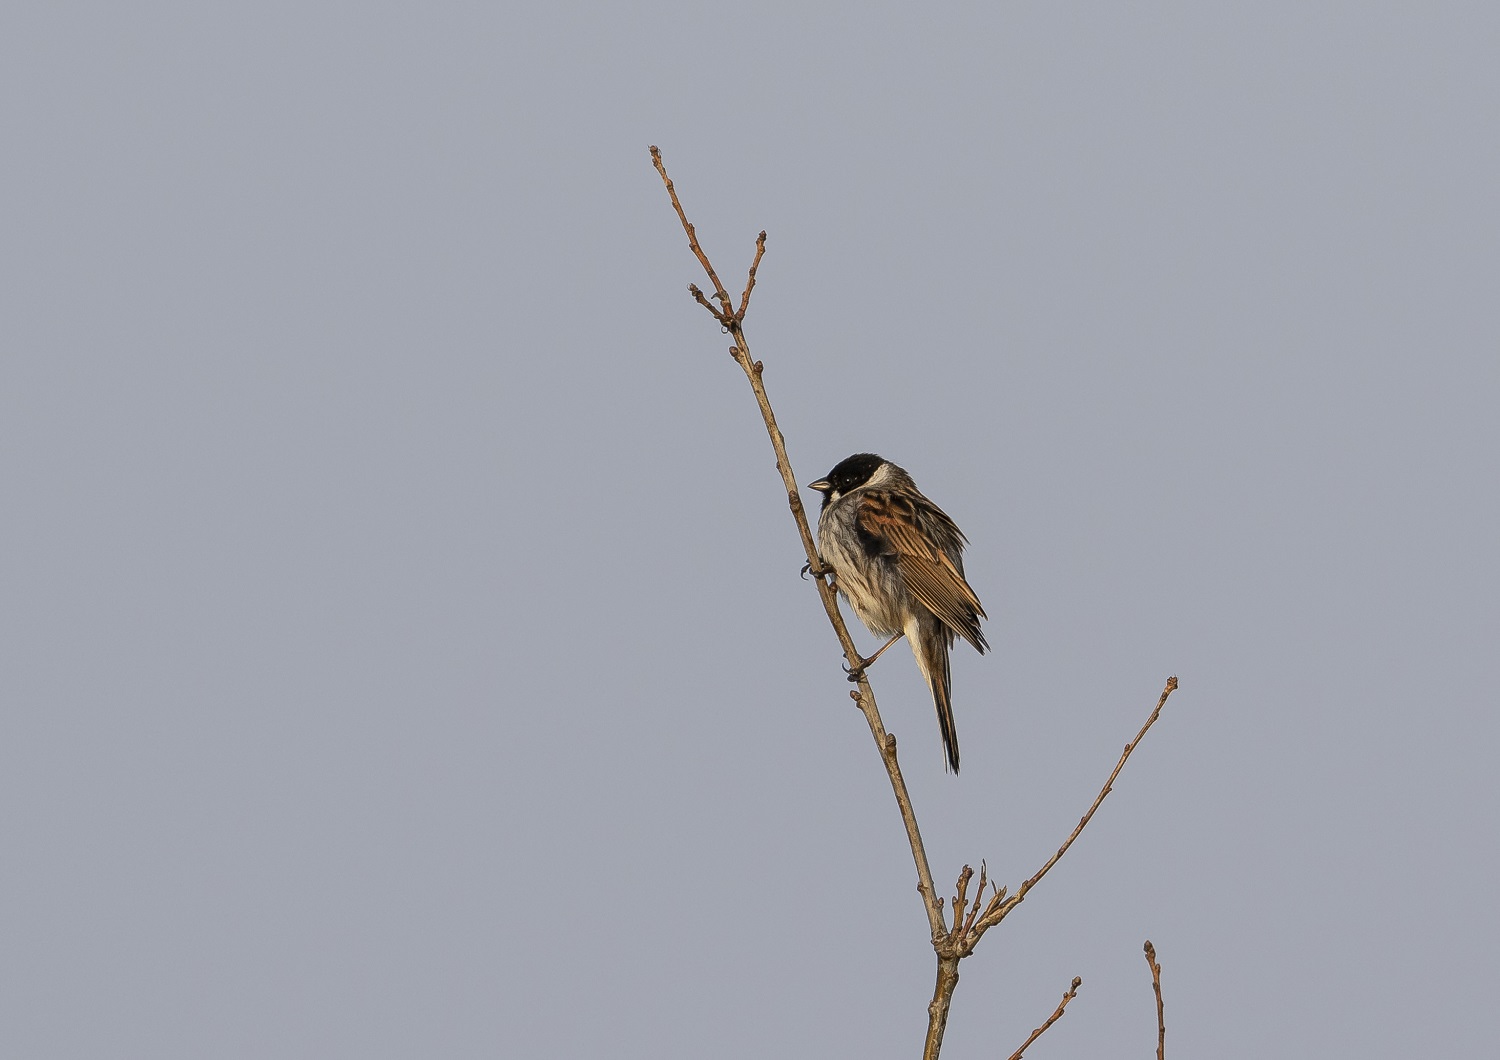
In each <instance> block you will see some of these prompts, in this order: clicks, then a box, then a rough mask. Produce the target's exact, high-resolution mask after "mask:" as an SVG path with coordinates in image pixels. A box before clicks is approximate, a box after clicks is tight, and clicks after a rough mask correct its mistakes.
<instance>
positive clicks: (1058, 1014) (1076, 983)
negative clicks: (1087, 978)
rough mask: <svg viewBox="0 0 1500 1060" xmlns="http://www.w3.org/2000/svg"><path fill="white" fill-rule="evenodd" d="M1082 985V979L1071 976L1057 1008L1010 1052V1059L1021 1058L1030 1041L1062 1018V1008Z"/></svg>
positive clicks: (1029, 1045)
mask: <svg viewBox="0 0 1500 1060" xmlns="http://www.w3.org/2000/svg"><path fill="white" fill-rule="evenodd" d="M1082 985H1083V980H1082V979H1080V978H1078V977H1077V976H1076V975H1075V976H1074V977H1073V985H1072V986H1070V987H1068V992H1067V993H1066V994H1064V995H1063V996H1062V1000H1061V1001H1059V1002H1058V1003H1057V1008H1055V1009H1054V1010H1053V1011H1052V1015H1050V1016H1048V1017H1047V1022H1046V1023H1043V1024H1042V1025H1041V1026H1040V1027H1038V1028H1037V1029H1036V1030H1034V1031H1032V1032H1031V1037H1030V1038H1027V1039H1026V1040H1025V1041H1024V1042H1022V1043H1021V1048H1019V1049H1017V1050H1016V1051H1015V1052H1013V1053H1011V1054H1010V1060H1021V1054H1022V1053H1024V1052H1025V1051H1026V1050H1027V1049H1030V1048H1031V1043H1032V1042H1034V1041H1036V1040H1037V1039H1038V1038H1040V1037H1041V1036H1042V1034H1043V1032H1045V1031H1046V1030H1047V1028H1048V1027H1050V1026H1052V1025H1053V1024H1054V1023H1056V1022H1057V1021H1058V1020H1060V1019H1062V1014H1063V1009H1065V1008H1067V1007H1068V1002H1069V1001H1072V1000H1073V999H1074V998H1075V997H1077V996H1078V988H1079V987H1080V986H1082Z"/></svg>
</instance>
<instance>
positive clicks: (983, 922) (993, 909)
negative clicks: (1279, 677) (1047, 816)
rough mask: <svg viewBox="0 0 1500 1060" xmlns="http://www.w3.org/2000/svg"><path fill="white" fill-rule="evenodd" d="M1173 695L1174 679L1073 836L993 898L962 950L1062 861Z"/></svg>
mask: <svg viewBox="0 0 1500 1060" xmlns="http://www.w3.org/2000/svg"><path fill="white" fill-rule="evenodd" d="M1175 691H1177V678H1176V677H1169V678H1167V684H1166V687H1165V688H1163V689H1162V692H1161V698H1160V699H1158V700H1157V701H1156V709H1155V710H1153V711H1152V712H1151V716H1150V717H1148V718H1147V719H1146V724H1144V725H1142V726H1141V731H1140V732H1138V733H1136V734H1135V739H1134V740H1131V741H1130V742H1129V743H1128V744H1126V745H1125V750H1124V751H1123V752H1122V753H1121V755H1120V760H1119V761H1118V762H1116V763H1115V768H1114V771H1113V772H1111V773H1110V775H1109V779H1108V780H1106V781H1105V782H1104V787H1102V788H1100V789H1099V795H1098V797H1097V798H1095V799H1094V804H1093V805H1092V806H1090V807H1089V809H1088V812H1087V813H1085V814H1084V815H1083V817H1082V818H1081V819H1080V820H1079V821H1078V827H1077V828H1074V829H1073V834H1072V835H1070V836H1068V838H1067V839H1066V840H1064V842H1063V845H1062V846H1060V847H1058V848H1057V853H1055V854H1053V855H1052V857H1050V858H1048V859H1047V864H1045V865H1043V866H1042V867H1041V868H1040V869H1038V870H1037V871H1036V875H1034V876H1032V877H1031V878H1030V879H1029V880H1027V881H1026V882H1025V883H1023V884H1021V886H1020V887H1018V888H1017V889H1016V893H1015V894H1013V895H1011V896H1010V897H1009V898H1003V897H1002V896H1001V895H1000V894H999V893H997V894H996V895H995V897H994V899H992V900H991V902H990V905H989V908H988V909H986V910H985V914H984V916H982V917H981V918H980V919H979V922H978V923H977V924H975V925H974V930H973V932H972V933H971V934H970V936H969V938H967V939H965V940H964V941H965V946H966V948H967V949H968V951H970V952H972V951H973V949H974V946H975V944H976V943H978V942H979V939H980V936H982V935H983V934H984V933H985V932H986V931H988V930H989V929H990V928H992V927H994V926H995V925H996V924H998V923H1000V921H1001V920H1004V919H1005V917H1006V915H1007V914H1008V913H1009V912H1010V911H1011V910H1012V909H1014V908H1015V907H1016V906H1018V905H1020V904H1021V903H1022V902H1023V901H1025V900H1026V893H1027V892H1028V891H1030V890H1031V889H1032V888H1033V887H1035V886H1036V885H1037V883H1038V882H1039V881H1040V880H1041V878H1042V877H1043V876H1045V875H1047V873H1048V872H1050V871H1051V870H1052V866H1053V865H1056V864H1057V863H1058V862H1059V861H1060V860H1062V856H1063V855H1064V854H1066V853H1067V852H1068V848H1069V847H1070V846H1072V845H1073V841H1074V840H1075V839H1077V838H1078V836H1079V835H1080V834H1081V833H1082V832H1083V829H1084V828H1085V826H1087V825H1088V823H1089V821H1091V820H1092V819H1093V817H1094V813H1095V811H1097V810H1098V809H1099V806H1100V805H1101V804H1102V803H1103V802H1104V798H1105V796H1106V795H1108V794H1109V793H1110V791H1112V790H1113V787H1114V783H1115V778H1116V777H1118V776H1119V775H1120V770H1122V769H1124V768H1125V763H1126V762H1127V761H1129V759H1130V755H1131V752H1133V751H1134V750H1135V749H1136V747H1138V746H1139V745H1140V742H1141V739H1142V738H1143V737H1144V736H1145V735H1146V733H1147V732H1148V731H1149V730H1150V728H1151V726H1153V725H1155V724H1156V719H1157V718H1159V717H1161V708H1162V707H1164V706H1166V705H1167V697H1168V696H1170V695H1171V694H1172V693H1173V692H1175Z"/></svg>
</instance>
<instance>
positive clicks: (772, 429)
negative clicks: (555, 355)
mask: <svg viewBox="0 0 1500 1060" xmlns="http://www.w3.org/2000/svg"><path fill="white" fill-rule="evenodd" d="M651 160H652V163H653V164H654V165H655V166H656V171H657V172H658V173H659V174H661V179H662V183H663V184H665V185H666V188H667V195H668V196H669V197H670V198H671V200H672V208H673V209H674V210H675V211H676V212H677V219H678V220H679V221H681V222H682V229H683V231H684V232H686V233H687V237H688V247H689V248H690V249H691V250H692V252H693V254H694V256H696V257H697V259H698V263H699V264H700V265H702V266H703V271H704V272H705V273H706V274H707V275H708V278H709V280H710V281H711V282H712V283H713V287H714V297H715V298H716V299H718V301H719V302H720V303H721V305H722V306H723V308H722V310H721V309H719V308H716V307H715V306H713V305H712V304H711V303H710V302H709V301H708V299H707V298H706V297H704V295H703V292H701V291H699V290H698V289H697V287H696V286H694V287H691V288H690V289H691V290H692V292H693V296H694V298H695V299H696V300H697V301H698V303H699V304H700V305H702V306H704V307H705V308H706V309H708V311H709V312H710V313H712V314H713V316H714V319H715V320H717V321H718V322H719V323H720V324H721V325H722V326H723V327H724V328H725V329H726V330H727V331H728V332H729V334H730V337H731V338H732V339H733V340H734V345H733V346H731V347H730V350H729V352H730V354H731V355H732V356H733V357H734V359H735V361H736V362H738V363H739V366H740V368H741V369H743V371H744V373H745V377H746V378H747V379H748V380H749V381H750V388H751V390H752V391H754V393H755V401H756V404H757V405H758V406H759V407H760V415H761V419H762V420H763V421H764V422H765V425H766V433H767V434H768V435H770V438H771V448H772V449H773V450H775V452H776V467H777V470H779V471H780V472H781V482H782V485H783V486H784V487H785V488H786V498H787V505H788V507H790V508H791V510H792V518H793V520H795V521H796V523H797V531H798V534H799V535H800V536H801V538H802V548H803V550H804V551H805V552H806V554H807V562H808V564H809V565H810V566H811V568H812V569H813V570H820V569H821V568H822V563H821V561H820V560H819V558H818V546H817V544H816V543H815V542H814V540H813V536H812V530H811V528H810V526H809V524H808V521H807V512H806V509H805V508H804V507H803V506H802V494H801V491H800V489H799V487H798V485H797V479H796V476H795V475H793V474H792V462H791V460H790V458H788V457H787V454H786V440H785V439H784V438H783V437H782V435H781V428H780V427H778V426H777V425H776V414H775V413H774V412H773V411H772V410H771V399H770V398H769V397H768V396H767V394H766V388H765V384H764V382H763V381H762V374H763V370H764V366H763V365H762V364H761V363H760V362H759V361H757V360H754V359H753V358H752V357H751V356H750V345H749V343H748V342H746V341H745V333H744V328H743V322H744V321H743V317H744V312H745V310H746V309H747V308H749V305H750V294H751V291H752V290H753V289H754V287H755V270H756V269H757V268H758V267H759V265H760V259H761V257H762V255H763V254H764V253H765V239H766V234H765V233H764V232H762V233H761V234H760V237H759V238H758V239H757V240H756V242H755V260H754V261H753V263H752V264H751V266H750V274H749V276H748V278H747V280H746V283H745V293H744V296H743V297H742V298H741V301H740V309H739V311H738V312H735V311H734V309H733V302H731V301H730V298H729V294H728V293H727V292H726V291H725V289H724V285H723V284H722V283H721V282H720V281H719V274H718V273H717V272H715V271H714V267H713V265H712V263H711V262H710V261H709V260H708V255H707V254H705V253H704V252H703V248H702V247H701V246H700V245H699V244H698V234H697V231H696V229H694V227H693V225H692V222H690V221H689V220H688V218H687V213H686V211H685V210H683V208H682V202H681V200H680V199H678V197H677V189H676V188H675V187H674V186H673V184H672V180H671V178H670V177H668V176H667V167H666V163H665V162H663V161H662V157H661V151H660V150H658V149H657V148H656V147H652V148H651ZM813 580H814V581H815V582H816V584H817V587H818V596H819V598H820V599H821V600H822V601H823V610H824V611H825V612H826V613H827V615H828V621H829V623H830V624H832V626H833V630H834V633H835V634H837V635H838V638H839V644H840V646H841V647H842V648H843V649H844V658H845V660H846V661H847V662H848V663H849V666H850V668H851V669H853V668H857V667H858V666H859V664H860V663H862V662H863V661H864V660H863V657H862V656H861V655H860V654H859V649H858V648H857V647H856V646H855V644H854V638H853V637H851V636H850V635H849V627H848V626H847V625H845V623H844V617H843V615H842V614H841V613H840V611H839V605H838V593H837V592H836V591H835V590H834V588H833V586H832V585H830V584H829V583H828V580H827V579H826V578H824V577H821V576H820V577H817V578H815V579H813ZM849 694H850V696H851V697H853V699H854V701H855V704H856V705H857V706H858V707H859V709H860V712H861V713H862V714H863V715H864V717H865V722H866V724H868V725H869V727H870V735H871V737H872V738H873V739H874V740H875V746H876V747H877V748H878V749H879V751H880V758H881V761H882V762H883V763H884V765H885V771H886V776H887V777H888V778H889V779H890V782H891V790H892V792H893V793H894V794H895V796H896V805H897V807H898V808H899V809H900V811H901V822H902V824H903V825H904V826H905V828H906V838H907V842H908V843H909V844H910V845H911V856H912V861H913V862H914V863H915V864H916V869H917V891H918V892H919V893H920V894H921V895H922V905H923V907H924V908H925V909H926V911H927V924H928V928H929V930H930V931H931V933H932V939H933V945H934V946H936V945H937V944H938V941H939V940H940V939H942V938H943V937H944V936H945V935H946V929H945V927H944V924H943V915H942V910H941V909H940V908H939V906H938V897H937V888H936V887H935V886H934V884H933V882H932V869H931V867H930V866H929V865H928V862H927V851H926V849H925V847H924V846H923V844H922V833H921V831H920V830H919V829H918V828H917V816H916V812H915V811H914V810H913V809H912V804H911V795H910V793H909V792H908V791H907V790H906V779H905V778H904V777H903V776H902V775H901V766H900V764H899V762H898V761H897V758H896V741H895V739H894V738H893V737H892V736H891V735H890V734H889V733H887V732H886V729H885V723H884V722H883V721H882V720H881V717H880V710H879V708H878V707H877V706H876V704H875V692H874V690H873V689H872V688H871V687H870V682H869V680H868V679H867V678H866V677H865V676H864V675H863V674H861V676H860V679H859V688H858V689H857V690H856V691H851V692H850V693H849ZM955 978H956V973H955ZM945 1016H946V1013H945ZM929 1022H930V1021H929ZM929 1036H930V1032H929ZM934 1055H935V1054H934Z"/></svg>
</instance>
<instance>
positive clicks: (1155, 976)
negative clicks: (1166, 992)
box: [1146, 939, 1167, 1060]
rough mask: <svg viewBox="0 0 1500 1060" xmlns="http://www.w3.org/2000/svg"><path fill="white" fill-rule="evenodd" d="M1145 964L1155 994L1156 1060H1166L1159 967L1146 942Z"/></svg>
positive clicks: (1153, 948) (1153, 949)
mask: <svg viewBox="0 0 1500 1060" xmlns="http://www.w3.org/2000/svg"><path fill="white" fill-rule="evenodd" d="M1146 963H1147V964H1148V965H1150V966H1151V989H1152V990H1153V991H1155V992H1156V1060H1167V1020H1166V1014H1165V1011H1164V1010H1163V1008H1162V1003H1161V965H1159V964H1157V963H1156V947H1155V946H1153V945H1151V940H1150V939H1147V940H1146Z"/></svg>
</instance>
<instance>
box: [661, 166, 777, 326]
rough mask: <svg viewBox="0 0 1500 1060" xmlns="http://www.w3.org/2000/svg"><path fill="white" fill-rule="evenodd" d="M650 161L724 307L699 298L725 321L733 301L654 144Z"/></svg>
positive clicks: (731, 308)
mask: <svg viewBox="0 0 1500 1060" xmlns="http://www.w3.org/2000/svg"><path fill="white" fill-rule="evenodd" d="M651 161H652V162H653V163H654V164H655V166H656V171H657V172H658V173H660V174H661V179H662V183H663V184H665V185H666V186H667V195H669V196H670V197H671V199H672V209H674V210H676V211H677V219H678V220H679V221H681V222H682V230H683V231H684V232H686V233H687V237H688V249H689V250H691V251H692V252H693V255H694V256H695V257H696V258H697V259H698V264H700V265H702V266H703V271H704V272H706V273H708V278H709V280H710V281H712V283H713V285H714V297H715V298H717V299H718V300H719V302H720V304H721V305H722V306H723V307H724V308H723V311H722V312H721V311H720V310H718V309H715V308H714V307H713V306H711V305H708V302H707V300H706V299H701V298H700V299H699V300H700V301H702V302H703V304H704V305H705V306H708V311H709V312H710V313H712V314H714V316H716V317H718V318H719V323H721V324H724V323H727V322H728V318H730V317H733V316H734V302H732V301H731V300H730V298H729V292H728V291H726V290H724V285H723V284H722V283H720V282H719V274H718V273H717V272H714V267H713V263H712V262H710V261H709V260H708V255H707V254H705V253H703V248H702V247H701V246H699V245H698V230H697V229H696V228H694V227H693V224H692V222H691V221H689V220H688V219H687V214H686V213H684V212H683V209H682V203H681V202H679V201H678V199H677V188H676V187H675V186H674V185H673V184H672V179H671V178H670V177H668V176H667V167H666V165H665V164H663V162H662V160H661V151H659V150H658V149H657V148H656V147H655V145H653V146H652V148H651ZM758 260H759V259H758V258H757V261H758ZM695 290H696V288H695Z"/></svg>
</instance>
